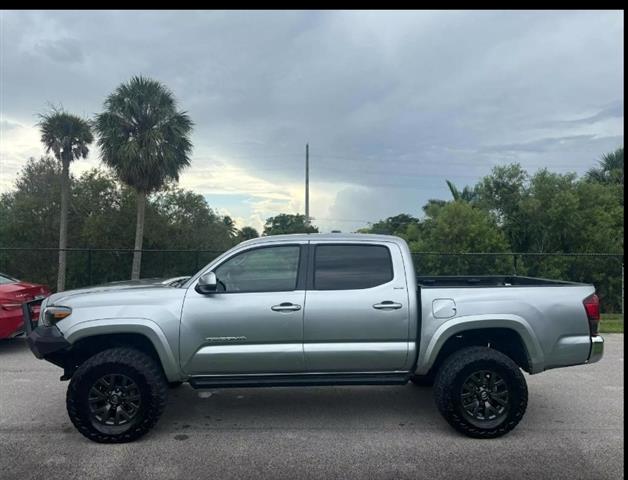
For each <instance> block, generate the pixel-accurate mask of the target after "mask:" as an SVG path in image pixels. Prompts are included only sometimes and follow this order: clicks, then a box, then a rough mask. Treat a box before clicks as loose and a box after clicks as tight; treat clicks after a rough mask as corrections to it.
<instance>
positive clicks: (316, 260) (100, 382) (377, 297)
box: [24, 234, 603, 443]
mask: <svg viewBox="0 0 628 480" xmlns="http://www.w3.org/2000/svg"><path fill="white" fill-rule="evenodd" d="M30 307H31V305H30V304H25V306H24V317H25V323H26V328H27V339H28V343H29V346H30V348H31V350H32V351H33V353H34V354H35V356H37V357H38V358H44V359H46V360H48V361H50V362H52V363H54V364H56V365H58V366H60V367H62V368H63V369H64V373H63V375H62V377H61V379H62V380H71V381H70V384H69V387H68V393H67V410H68V414H69V416H70V419H71V420H72V422H73V424H74V425H75V426H76V428H77V429H78V430H79V431H80V432H81V433H82V434H83V435H85V436H86V437H87V438H89V439H91V440H94V441H97V442H109V443H112V442H125V441H131V440H134V439H136V438H138V437H140V436H141V435H143V434H144V433H146V432H147V431H148V430H149V429H150V428H151V427H152V426H153V425H154V424H155V423H156V422H157V420H158V419H159V416H160V415H161V413H162V411H163V410H164V408H165V405H166V400H167V392H168V387H171V388H173V387H176V386H178V385H180V384H181V383H182V382H188V383H189V384H190V385H191V386H192V387H193V388H226V387H270V386H301V385H309V386H312V385H403V384H406V383H408V382H409V381H411V382H413V383H415V384H419V385H420V384H430V383H433V384H434V390H433V391H434V397H435V400H436V405H437V407H438V409H439V410H440V412H441V414H442V415H443V416H444V418H445V419H446V420H447V421H448V422H449V423H450V424H451V425H452V426H453V427H454V428H455V429H457V430H459V431H460V432H462V433H464V434H466V435H469V436H472V437H476V438H493V437H498V436H500V435H503V434H505V433H507V432H508V431H510V430H512V429H513V428H514V427H515V426H516V425H517V423H518V422H519V421H520V420H521V418H522V416H523V414H524V412H525V410H526V406H527V402H528V393H527V386H526V381H525V377H524V375H523V373H522V370H524V371H526V372H528V373H530V374H536V373H540V372H543V371H545V370H548V369H551V368H558V367H566V366H570V365H579V364H584V363H592V362H596V361H598V360H599V359H600V358H601V357H602V353H603V340H602V337H600V336H599V335H598V323H599V318H600V317H599V302H598V298H597V296H596V295H595V289H594V287H593V286H591V285H584V284H578V283H569V282H560V281H553V280H545V279H537V278H528V277H519V276H490V277H483V276H478V277H423V276H418V277H417V276H416V275H415V271H414V266H413V262H412V256H411V254H410V251H409V249H408V246H407V244H406V243H405V242H404V241H403V240H402V239H400V238H396V237H391V236H381V235H361V234H356V235H338V234H331V235H318V234H315V235H281V236H272V237H265V238H259V239H254V240H249V241H246V242H243V243H241V244H239V245H238V246H236V247H234V248H233V249H231V250H229V251H228V252H226V253H224V254H223V255H221V256H220V257H218V258H216V259H215V260H214V261H212V262H211V263H210V264H209V265H207V266H206V267H204V268H203V269H202V270H201V271H199V272H198V273H197V274H196V275H194V276H192V277H191V278H189V280H187V281H186V282H185V283H183V284H182V285H177V284H175V285H174V286H173V285H169V284H160V283H150V284H148V285H144V284H136V285H117V286H111V285H110V286H101V287H93V288H87V289H82V290H74V291H66V292H61V293H57V294H54V295H52V296H50V297H48V298H47V299H45V300H44V301H43V304H42V308H41V313H40V317H39V320H38V322H37V323H38V324H37V326H36V328H35V327H34V326H33V325H32V323H31V319H30Z"/></svg>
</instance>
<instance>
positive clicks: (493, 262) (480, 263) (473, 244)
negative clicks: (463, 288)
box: [409, 202, 511, 275]
mask: <svg viewBox="0 0 628 480" xmlns="http://www.w3.org/2000/svg"><path fill="white" fill-rule="evenodd" d="M409 243H410V248H411V250H412V251H415V252H439V253H446V254H456V253H458V254H459V253H468V252H507V251H508V241H507V240H506V237H505V236H504V234H503V233H502V231H501V230H500V228H499V226H498V225H497V223H496V222H495V220H494V217H492V216H491V215H490V214H489V213H488V212H486V211H483V210H480V209H477V208H474V207H472V206H471V205H470V204H469V203H466V202H450V203H447V204H446V205H443V206H442V207H440V208H439V210H438V214H437V215H436V216H435V217H428V218H426V219H425V220H424V221H423V222H422V224H421V231H420V234H419V235H411V238H410V239H409ZM416 259H417V261H418V262H419V263H418V264H417V271H418V272H419V273H429V274H447V275H452V274H468V275H480V274H488V273H504V271H505V270H506V269H509V268H511V267H510V266H509V265H508V259H507V258H506V257H505V256H499V255H496V256H481V257H477V256H473V257H466V256H461V255H459V256H456V255H422V256H419V257H417V258H416Z"/></svg>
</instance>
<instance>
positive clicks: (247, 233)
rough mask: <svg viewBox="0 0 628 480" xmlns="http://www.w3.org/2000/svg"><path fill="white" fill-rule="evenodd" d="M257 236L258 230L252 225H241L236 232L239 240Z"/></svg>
mask: <svg viewBox="0 0 628 480" xmlns="http://www.w3.org/2000/svg"><path fill="white" fill-rule="evenodd" d="M257 237H259V232H258V231H257V230H255V229H254V228H253V227H242V229H241V230H240V231H239V232H238V238H239V239H240V241H241V242H243V241H244V240H251V239H252V238H257Z"/></svg>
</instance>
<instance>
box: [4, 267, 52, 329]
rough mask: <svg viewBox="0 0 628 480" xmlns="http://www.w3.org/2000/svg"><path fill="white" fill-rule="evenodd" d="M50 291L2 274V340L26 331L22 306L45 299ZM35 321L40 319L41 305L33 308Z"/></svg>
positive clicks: (44, 287) (42, 286)
mask: <svg viewBox="0 0 628 480" xmlns="http://www.w3.org/2000/svg"><path fill="white" fill-rule="evenodd" d="M48 295H50V290H48V287H46V286H44V285H37V284H35V283H28V282H21V281H20V280H17V279H16V278H12V277H9V276H8V275H5V274H3V273H0V339H3V338H11V337H14V336H16V335H18V334H20V333H22V331H23V329H24V320H23V317H22V304H23V303H24V302H28V301H30V300H35V299H38V298H44V297H47V296H48ZM32 311H33V319H34V320H37V318H38V317H39V305H34V306H33V308H32Z"/></svg>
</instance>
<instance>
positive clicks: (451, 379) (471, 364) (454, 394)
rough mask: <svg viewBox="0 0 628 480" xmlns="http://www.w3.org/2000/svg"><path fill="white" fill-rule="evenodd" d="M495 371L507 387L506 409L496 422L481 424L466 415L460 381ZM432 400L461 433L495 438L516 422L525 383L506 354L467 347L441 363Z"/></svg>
mask: <svg viewBox="0 0 628 480" xmlns="http://www.w3.org/2000/svg"><path fill="white" fill-rule="evenodd" d="M485 369H486V370H492V371H494V372H496V373H497V374H498V375H499V376H500V377H501V378H502V379H503V380H504V381H505V382H506V385H507V388H508V402H507V403H508V410H507V413H506V414H505V417H504V418H503V420H502V421H501V423H499V425H491V426H490V428H482V427H481V426H478V425H477V424H476V425H474V424H473V423H471V422H470V421H468V419H467V418H465V414H464V413H463V412H464V408H463V402H462V399H461V394H462V385H463V382H465V379H467V378H468V377H469V375H471V374H472V373H473V372H476V371H481V370H485ZM434 400H435V401H436V406H437V407H438V410H439V411H440V413H441V415H442V416H443V417H444V418H445V420H447V422H448V423H449V424H450V425H451V426H452V427H454V428H455V429H456V430H458V431H459V432H461V433H464V434H465V435H467V436H469V437H473V438H497V437H501V436H502V435H505V434H506V433H508V432H509V431H511V430H512V429H513V428H515V427H516V426H517V424H518V423H519V421H520V420H521V418H522V417H523V414H524V413H525V411H526V407H527V405H528V387H527V385H526V381H525V377H524V376H523V373H522V372H521V370H520V369H519V366H518V365H517V364H516V363H515V362H514V361H513V360H512V359H510V358H509V357H508V356H506V355H504V354H503V353H501V352H498V351H497V350H494V349H491V348H488V347H467V348H463V349H461V350H459V351H457V352H455V353H453V354H452V355H451V356H450V357H449V358H447V359H446V360H445V361H444V363H443V364H442V366H441V368H440V369H439V370H438V373H437V374H436V379H435V383H434Z"/></svg>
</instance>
